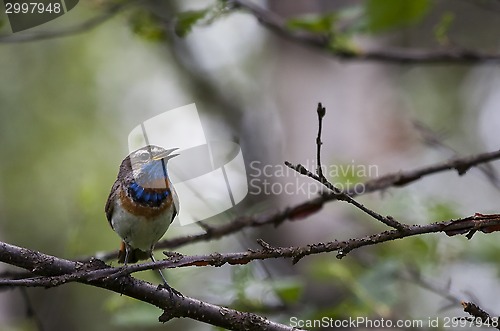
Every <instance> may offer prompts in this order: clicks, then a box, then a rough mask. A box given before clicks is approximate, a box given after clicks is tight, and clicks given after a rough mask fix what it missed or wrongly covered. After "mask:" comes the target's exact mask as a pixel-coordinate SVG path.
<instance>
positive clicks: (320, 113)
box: [316, 102, 326, 179]
mask: <svg viewBox="0 0 500 331" xmlns="http://www.w3.org/2000/svg"><path fill="white" fill-rule="evenodd" d="M316 112H317V113H318V136H317V137H316V148H317V149H316V161H317V165H316V166H317V167H318V168H317V170H316V174H317V175H318V176H319V177H320V178H321V179H325V176H323V168H322V167H321V145H323V143H322V142H321V131H322V129H323V117H325V115H326V108H325V107H323V105H322V104H321V102H318V109H317V110H316Z"/></svg>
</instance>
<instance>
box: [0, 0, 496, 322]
mask: <svg viewBox="0 0 500 331" xmlns="http://www.w3.org/2000/svg"><path fill="white" fill-rule="evenodd" d="M252 3H255V4H258V5H259V6H261V7H262V8H265V9H266V10H269V11H271V12H273V13H275V14H277V15H279V16H280V17H283V18H284V19H285V20H286V22H287V23H288V24H289V25H288V26H289V28H290V29H292V30H293V29H298V30H301V29H302V30H304V31H307V32H310V33H314V32H315V31H316V32H318V33H323V32H325V31H327V32H328V33H330V34H332V35H333V36H334V37H335V38H334V39H335V42H336V44H335V45H333V46H332V49H331V50H318V49H312V48H308V47H307V46H304V45H300V44H299V43H297V42H295V41H293V40H285V39H284V38H282V37H280V36H278V35H276V34H273V33H272V32H270V31H269V30H267V29H266V28H265V27H263V26H262V25H261V24H260V23H259V21H258V20H257V19H256V18H255V17H254V16H253V15H251V14H249V13H247V12H245V11H237V10H232V9H229V10H228V9H226V8H227V7H228V6H230V2H224V1H219V2H215V1H213V2H211V1H192V0H189V1H168V2H165V1H141V2H139V1H105V0H92V1H85V2H83V1H82V2H80V4H78V5H77V7H75V9H73V10H71V11H70V12H68V13H67V14H65V15H64V16H62V17H60V18H58V19H57V20H54V21H51V22H49V23H46V24H44V25H42V26H39V27H36V28H33V29H31V30H29V31H27V32H26V33H36V32H42V31H64V30H66V29H70V28H71V27H73V26H75V25H79V24H81V23H82V22H85V21H87V20H89V19H92V18H94V17H100V16H103V18H105V19H104V20H103V23H102V24H99V25H96V26H95V27H93V28H91V29H86V30H85V31H82V33H74V34H71V35H70V36H66V37H62V38H48V39H42V40H33V41H30V42H15V41H16V38H21V37H20V36H22V35H23V32H20V33H16V34H12V32H11V31H10V28H9V26H8V21H7V18H6V17H4V16H0V20H1V21H0V22H1V23H2V24H0V27H1V28H0V33H1V36H0V42H1V43H0V155H1V157H0V240H2V241H5V242H8V243H11V244H14V245H18V246H23V247H27V248H30V249H34V250H38V251H41V252H44V253H47V254H53V255H56V256H60V257H63V258H67V259H75V258H80V257H84V256H90V255H95V254H97V253H98V252H109V251H112V250H116V249H118V246H119V242H120V241H119V238H118V236H117V235H116V234H115V233H114V232H113V231H112V230H111V229H110V227H109V225H108V224H107V221H106V218H105V215H104V204H105V202H106V199H107V196H108V194H109V190H110V188H111V185H112V184H113V182H114V180H115V178H116V174H117V171H118V166H119V164H120V162H121V160H122V159H123V158H124V157H125V156H126V155H127V154H128V152H129V151H128V145H127V137H128V134H129V132H130V131H131V130H132V129H133V128H134V127H135V126H137V125H138V124H140V123H141V122H142V121H145V120H147V119H149V118H151V117H154V116H156V115H159V114H161V113H163V112H165V111H168V110H170V109H173V108H177V107H180V106H184V105H187V104H191V103H196V105H197V108H198V111H199V112H200V113H201V114H202V116H203V117H204V118H205V120H206V123H208V126H207V127H206V132H205V133H206V135H207V136H208V137H210V138H213V139H220V138H223V139H229V140H232V141H234V142H237V143H238V144H239V145H240V146H241V148H242V151H243V155H244V159H245V164H246V167H247V175H248V179H249V186H248V189H249V193H248V195H247V197H246V198H245V200H244V201H243V202H242V203H240V204H239V205H238V206H236V207H235V208H233V209H231V210H229V211H227V212H225V213H223V214H221V215H218V216H217V217H213V218H211V219H210V220H207V224H209V225H216V224H220V223H224V222H229V221H230V220H232V219H234V218H235V217H237V216H244V215H254V214H258V213H273V212H276V211H278V210H281V209H284V208H286V207H288V206H293V205H295V204H297V203H300V202H303V201H305V200H307V199H310V198H314V197H315V196H317V193H318V192H319V190H320V188H319V187H318V186H317V185H316V184H314V183H312V182H311V181H310V180H308V179H307V178H302V177H300V176H298V175H296V174H294V173H293V172H291V171H288V172H287V171H286V168H285V167H284V165H283V162H284V161H285V160H288V161H290V162H292V163H302V164H304V165H306V166H307V167H308V168H309V169H311V170H314V167H315V166H316V164H315V160H316V156H315V153H316V146H315V139H316V134H317V117H316V107H317V104H318V102H321V103H322V104H323V105H324V106H325V107H326V109H327V114H326V117H325V119H324V122H323V126H324V127H323V142H324V144H323V155H322V160H323V162H324V163H325V165H326V167H327V169H328V170H329V171H328V172H327V173H326V175H327V177H328V178H329V179H330V180H331V181H332V182H333V183H335V184H337V185H349V184H353V183H358V182H362V181H365V180H368V179H370V178H376V177H379V176H382V175H384V174H387V173H392V172H397V171H400V170H410V169H414V168H418V167H421V166H424V165H428V164H432V163H436V162H440V161H443V160H446V159H448V158H450V157H453V156H457V155H469V154H474V153H480V152H485V151H493V150H497V149H498V148H499V146H500V135H499V134H498V132H499V130H498V127H499V125H500V112H499V111H498V110H497V108H498V106H499V103H500V94H499V90H498V89H497V87H498V84H499V83H500V75H499V74H500V70H499V69H498V64H496V63H487V62H486V61H485V62H484V63H482V64H475V65H460V64H449V63H443V64H433V65H423V64H418V63H417V64H406V65H402V64H397V63H390V62H385V63H383V62H369V61H347V60H339V59H336V58H335V56H332V55H331V52H333V51H335V50H356V51H358V50H360V51H362V50H366V49H380V50H384V49H386V50H390V49H391V48H392V47H404V48H409V49H413V48H415V49H427V50H429V52H432V51H436V50H443V49H462V48H463V49H471V50H476V51H484V52H491V53H494V52H496V51H497V50H498V46H499V45H498V43H499V33H498V30H496V29H495V28H494V27H495V26H496V24H497V23H498V18H499V16H500V2H498V1H495V0H484V1H481V0H478V1H472V0H458V1H457V0H454V1H451V0H434V1H431V0H412V1H404V2H401V1H394V0H390V1H389V0H385V1H376V0H366V1H347V0H344V1H340V0H336V1H328V0H296V1H293V2H292V1H285V0H271V1H267V2H264V1H255V2H252ZM110 6H118V7H119V8H121V10H119V11H118V12H117V13H116V14H113V15H111V14H107V13H108V8H110ZM325 22H326V23H325ZM325 26H326V27H325ZM497 168H498V165H497V164H494V163H493V164H492V165H491V168H488V173H489V175H488V176H486V175H485V173H484V172H481V171H479V170H478V169H471V170H470V171H469V172H468V173H467V174H466V175H465V176H462V177H459V176H458V175H457V174H456V173H455V172H446V173H441V174H438V175H433V176H432V177H426V178H424V179H422V180H420V181H418V182H416V183H415V184H412V185H409V186H407V187H403V188H391V189H388V190H385V191H384V192H378V193H372V194H370V195H366V196H362V197H360V198H359V200H360V201H361V202H362V203H363V204H366V205H367V206H368V207H370V208H372V209H374V210H376V211H378V212H379V213H381V214H385V215H392V216H394V217H395V218H396V219H398V220H400V221H402V222H405V223H408V224H426V223H430V222H435V221H439V220H447V219H451V218H457V217H465V216H470V215H473V214H474V213H476V212H479V213H496V212H498V201H499V199H500V192H499V188H500V185H499V183H498V181H497V177H496V172H495V169H497ZM342 169H344V171H342ZM301 185H302V186H301ZM296 187H297V188H298V187H305V188H306V189H304V190H301V189H295V188H296ZM285 188H286V189H285ZM181 205H182V201H181ZM383 230H385V227H384V226H383V225H381V224H380V223H379V222H377V221H375V220H373V219H370V218H369V217H367V216H366V215H364V214H362V213H360V212H359V211H357V210H355V209H353V208H352V206H350V205H345V204H342V203H339V202H332V203H328V204H327V205H325V206H324V208H323V209H322V210H321V212H319V213H316V214H314V215H312V216H310V217H308V218H306V219H303V220H300V221H297V222H285V224H283V225H282V226H280V227H278V228H274V227H272V226H268V227H263V228H254V229H250V230H248V229H247V230H245V231H243V232H242V233H239V234H237V235H232V236H229V237H224V238H222V239H220V240H217V241H213V242H209V243H198V244H194V245H189V246H185V247H181V248H179V249H178V251H179V252H181V253H184V254H205V253H211V252H215V251H218V252H238V251H244V250H246V249H248V248H256V247H257V246H256V244H255V239H256V238H263V239H265V240H266V241H267V242H269V243H270V244H272V245H277V246H290V245H306V244H309V243H317V242H326V241H332V240H335V239H337V240H346V239H349V238H355V237H361V236H365V235H369V234H373V233H377V232H380V231H383ZM200 231H203V230H202V229H201V228H200V227H199V226H198V225H196V224H193V225H189V226H184V227H180V226H179V227H175V228H172V229H170V230H169V231H168V232H167V234H166V236H165V237H166V238H173V237H176V236H179V235H183V234H187V233H198V232H200ZM497 237H498V235H497V234H495V233H493V234H490V235H483V234H476V236H475V237H474V238H473V239H472V240H470V241H468V240H467V239H466V238H465V237H462V236H456V237H446V236H445V235H443V234H436V235H425V236H419V237H413V238H407V239H404V240H400V241H395V242H389V243H385V244H381V245H377V246H371V247H366V248H362V249H359V250H356V251H354V252H352V253H350V254H349V255H348V256H347V257H346V258H344V259H342V260H338V259H336V258H335V254H321V255H316V256H310V257H306V258H304V259H303V260H301V261H300V262H299V263H298V264H296V265H292V264H291V262H290V261H281V260H270V261H266V262H264V263H252V264H250V265H247V266H244V267H235V266H224V267H222V268H211V267H205V268H182V269H180V270H177V269H174V270H168V271H166V273H167V275H168V277H169V281H170V282H171V284H172V285H173V286H174V287H175V288H177V289H178V290H179V291H181V292H182V293H184V294H186V295H189V296H193V297H196V298H199V299H202V300H207V301H209V302H213V303H216V304H221V305H228V306H231V307H234V308H237V309H242V310H249V311H254V312H256V313H260V314H263V315H265V316H268V317H269V318H271V319H272V320H275V321H278V322H282V323H285V324H290V317H292V316H295V317H297V318H299V319H308V318H309V319H311V318H321V317H323V316H328V317H332V318H334V319H336V320H342V319H348V318H349V317H358V316H362V317H367V318H371V319H374V320H375V319H381V318H384V319H408V320H411V319H415V320H423V321H427V320H428V319H429V318H435V317H440V318H445V317H455V316H464V313H463V312H462V311H461V309H460V305H459V304H458V303H457V302H451V301H449V300H447V299H446V298H445V297H444V296H443V295H442V294H440V293H445V294H451V295H452V296H454V297H456V298H458V299H459V300H474V301H475V302H476V303H477V304H479V305H480V306H481V307H482V308H484V309H486V310H488V311H489V312H490V313H492V315H494V316H497V315H499V314H500V303H499V302H498V300H497V298H498V293H499V291H500V286H499V285H498V275H499V271H500V269H499V267H498V258H497V254H496V253H497V252H498V251H499V249H500V243H499V241H498V238H497ZM156 256H157V258H161V252H157V253H156ZM109 262H110V263H112V264H113V265H116V261H109ZM5 270H12V268H11V267H9V266H6V265H0V271H5ZM137 277H140V278H142V279H146V280H149V281H152V282H159V280H158V279H157V277H156V275H155V274H153V273H151V272H145V273H140V274H137ZM426 287H427V288H426ZM428 287H433V288H434V290H432V289H431V290H429V289H428ZM26 298H28V299H26ZM28 303H29V304H28ZM29 305H31V308H32V309H33V310H34V312H35V314H36V316H35V317H33V316H29V315H30V314H27V307H28V306H29ZM160 314H161V312H160V311H159V310H158V309H156V308H154V307H151V306H149V305H147V304H145V303H141V302H137V301H135V300H133V299H130V298H127V297H124V296H120V295H119V294H116V293H110V292H106V291H103V290H101V289H97V288H93V287H88V286H83V285H80V284H76V283H75V284H68V285H64V286H61V287H57V288H53V289H48V290H44V289H31V288H29V289H27V290H26V291H25V293H23V292H21V291H20V290H18V289H16V290H9V291H2V292H0V330H16V331H17V330H39V329H40V327H39V325H40V324H41V325H42V326H43V330H68V329H71V330H118V329H120V330H129V329H130V330H156V329H162V330H168V329H179V328H181V329H185V330H211V329H214V327H211V326H209V325H205V324H202V323H198V322H195V321H191V320H186V319H182V320H175V321H172V322H169V323H168V324H166V325H162V324H159V323H158V322H157V318H158V316H159V315H160ZM367 329H369V328H367Z"/></svg>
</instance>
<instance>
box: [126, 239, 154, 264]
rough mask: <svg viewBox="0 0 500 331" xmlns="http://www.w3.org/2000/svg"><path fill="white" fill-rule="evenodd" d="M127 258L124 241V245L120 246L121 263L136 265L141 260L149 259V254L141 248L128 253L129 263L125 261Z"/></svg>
mask: <svg viewBox="0 0 500 331" xmlns="http://www.w3.org/2000/svg"><path fill="white" fill-rule="evenodd" d="M126 256H127V250H126V247H125V243H124V242H123V241H122V244H121V246H120V251H119V252H118V262H119V263H136V262H138V261H140V260H145V259H148V258H149V253H148V252H145V251H142V250H140V249H139V248H133V249H131V250H130V251H129V253H128V257H127V261H125V257H126Z"/></svg>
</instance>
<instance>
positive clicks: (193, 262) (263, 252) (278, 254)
mask: <svg viewBox="0 0 500 331" xmlns="http://www.w3.org/2000/svg"><path fill="white" fill-rule="evenodd" d="M499 229H500V214H491V215H483V214H475V215H473V216H469V217H465V218H461V219H456V220H448V221H443V222H437V223H432V224H425V225H411V226H408V227H407V228H406V229H405V230H404V231H401V230H391V231H384V232H381V233H377V234H374V235H370V236H366V237H361V238H356V239H349V240H345V241H337V240H335V241H331V242H326V243H315V244H309V245H306V246H290V247H273V246H271V245H270V244H268V243H266V242H264V241H263V240H259V241H258V242H259V244H260V245H261V246H262V249H260V250H248V251H246V252H239V253H226V254H221V253H212V254H208V255H192V256H185V255H182V254H180V253H172V252H165V254H166V255H167V256H168V257H169V258H168V259H166V260H161V261H157V262H147V263H141V264H134V265H128V266H123V267H119V268H113V267H110V266H108V265H106V264H104V263H103V262H101V261H99V260H93V261H90V262H89V263H85V264H84V263H81V262H73V261H67V260H62V261H66V262H67V263H73V264H74V267H73V268H72V270H73V271H71V272H65V271H64V270H65V269H66V268H67V267H64V269H60V268H61V266H57V265H56V268H59V269H58V270H60V271H59V273H58V274H56V275H50V274H44V275H43V276H45V277H34V278H28V279H3V280H0V287H1V286H25V287H33V286H34V287H40V286H42V287H54V286H59V285H62V284H65V283H68V282H81V283H86V284H93V282H95V281H97V280H102V279H104V280H109V279H120V278H122V276H125V275H128V274H131V273H134V272H139V271H144V270H150V269H161V268H180V267H189V266H196V267H202V266H214V267H220V266H222V265H225V264H229V265H237V264H238V265H241V264H247V263H249V262H251V261H254V260H265V259H274V258H289V259H292V262H293V263H297V262H298V261H299V260H300V259H302V258H303V257H305V256H308V255H315V254H320V253H329V252H334V251H336V252H337V258H339V259H340V258H343V257H345V256H346V255H347V253H349V252H351V251H352V250H354V249H357V248H360V247H364V246H371V245H376V244H380V243H383V242H387V241H392V240H396V239H402V238H406V237H411V236H416V235H422V234H429V233H438V232H444V233H445V234H446V235H448V236H454V235H457V234H465V233H468V238H469V239H470V238H471V236H470V234H471V233H475V232H477V231H481V232H483V233H490V232H493V231H498V230H499ZM1 244H2V243H0V248H1ZM3 245H8V244H3ZM8 246H10V245H8ZM29 252H31V253H32V254H40V255H42V256H45V255H44V254H41V253H37V252H33V251H29ZM9 258H11V259H12V257H9ZM21 258H22V257H21ZM51 258H52V259H55V261H56V262H58V261H59V260H61V259H58V258H55V257H51ZM0 261H4V262H7V261H5V260H4V259H3V258H2V251H1V249H0ZM7 263H9V264H12V265H17V266H19V263H18V262H16V261H13V260H11V262H7ZM49 263H50V262H49ZM27 269H30V268H27ZM34 273H36V272H35V271H34ZM47 276H51V277H47ZM124 294H125V293H124Z"/></svg>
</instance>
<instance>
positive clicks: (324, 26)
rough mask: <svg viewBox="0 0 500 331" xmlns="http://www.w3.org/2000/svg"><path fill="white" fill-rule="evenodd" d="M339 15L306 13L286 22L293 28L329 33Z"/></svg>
mask: <svg viewBox="0 0 500 331" xmlns="http://www.w3.org/2000/svg"><path fill="white" fill-rule="evenodd" d="M336 20H337V17H336V15H335V14H334V13H329V14H326V15H305V16H302V17H294V18H291V19H289V20H288V21H287V22H286V26H287V27H288V28H289V29H291V30H303V31H309V32H313V33H329V32H332V30H333V24H334V23H335V22H336Z"/></svg>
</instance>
